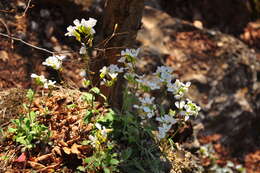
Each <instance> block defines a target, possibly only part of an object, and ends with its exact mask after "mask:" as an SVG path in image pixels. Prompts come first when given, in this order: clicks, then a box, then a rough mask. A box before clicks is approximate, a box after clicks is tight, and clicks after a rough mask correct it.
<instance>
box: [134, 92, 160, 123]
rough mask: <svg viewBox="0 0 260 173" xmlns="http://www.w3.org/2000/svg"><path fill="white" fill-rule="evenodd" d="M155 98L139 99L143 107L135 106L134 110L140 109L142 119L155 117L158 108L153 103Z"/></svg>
mask: <svg viewBox="0 0 260 173" xmlns="http://www.w3.org/2000/svg"><path fill="white" fill-rule="evenodd" d="M154 99H155V98H154V97H150V96H145V97H143V98H142V97H139V101H140V103H141V105H133V106H134V108H136V109H138V112H139V114H140V116H141V117H142V118H146V117H147V118H148V119H150V118H152V117H153V116H154V115H155V110H156V106H155V104H154V103H153V101H154Z"/></svg>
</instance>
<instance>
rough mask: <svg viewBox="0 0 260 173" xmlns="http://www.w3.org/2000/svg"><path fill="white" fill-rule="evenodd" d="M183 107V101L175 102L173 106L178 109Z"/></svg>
mask: <svg viewBox="0 0 260 173" xmlns="http://www.w3.org/2000/svg"><path fill="white" fill-rule="evenodd" d="M184 105H185V101H177V102H175V106H176V107H177V108H178V109H183V107H184Z"/></svg>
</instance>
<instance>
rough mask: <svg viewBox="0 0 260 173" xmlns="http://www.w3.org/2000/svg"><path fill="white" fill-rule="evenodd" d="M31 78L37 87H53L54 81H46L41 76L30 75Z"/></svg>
mask: <svg viewBox="0 0 260 173" xmlns="http://www.w3.org/2000/svg"><path fill="white" fill-rule="evenodd" d="M31 78H33V79H34V80H35V82H36V83H37V84H38V85H42V86H43V87H44V88H46V89H47V88H51V87H54V86H55V83H56V81H51V80H47V79H46V78H45V77H44V76H43V75H40V76H39V75H37V74H34V73H33V74H31Z"/></svg>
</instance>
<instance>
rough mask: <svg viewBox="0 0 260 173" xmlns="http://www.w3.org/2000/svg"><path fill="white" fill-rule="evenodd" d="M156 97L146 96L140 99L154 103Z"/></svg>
mask: <svg viewBox="0 0 260 173" xmlns="http://www.w3.org/2000/svg"><path fill="white" fill-rule="evenodd" d="M154 99H155V98H154V97H150V96H145V97H144V98H139V100H140V102H141V103H142V104H153V101H154Z"/></svg>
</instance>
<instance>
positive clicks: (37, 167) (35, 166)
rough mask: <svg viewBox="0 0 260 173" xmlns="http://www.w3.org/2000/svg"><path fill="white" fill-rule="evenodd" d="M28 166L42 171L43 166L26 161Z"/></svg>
mask: <svg viewBox="0 0 260 173" xmlns="http://www.w3.org/2000/svg"><path fill="white" fill-rule="evenodd" d="M28 164H29V165H30V166H31V167H32V168H33V169H43V168H45V166H44V165H43V164H40V163H37V162H32V161H28Z"/></svg>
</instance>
